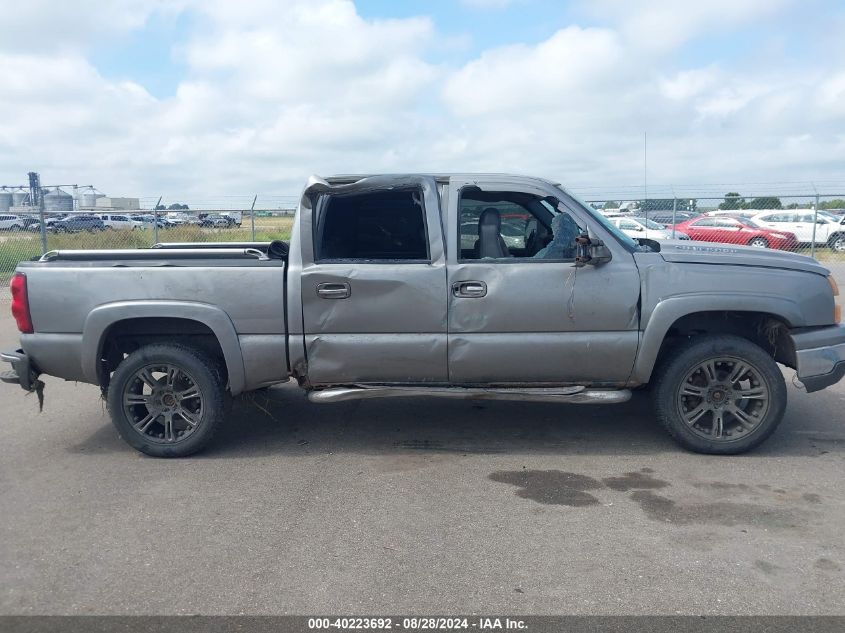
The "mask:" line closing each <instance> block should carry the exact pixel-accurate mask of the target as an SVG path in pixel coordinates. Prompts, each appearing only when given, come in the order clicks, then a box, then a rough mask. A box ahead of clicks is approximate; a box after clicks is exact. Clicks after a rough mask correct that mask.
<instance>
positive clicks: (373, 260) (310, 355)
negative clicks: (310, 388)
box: [300, 177, 447, 385]
mask: <svg viewBox="0 0 845 633" xmlns="http://www.w3.org/2000/svg"><path fill="white" fill-rule="evenodd" d="M311 220H312V221H311V223H303V224H302V226H301V227H300V239H301V243H302V260H303V268H302V274H301V280H302V286H301V293H302V319H303V332H304V336H305V351H306V358H307V362H308V378H309V380H310V381H311V382H312V383H313V384H315V385H328V384H350V383H421V382H441V383H442V382H446V380H447V361H446V261H445V256H444V252H443V242H442V237H441V235H442V232H441V228H440V208H439V200H438V194H437V188H436V183H435V181H434V180H433V179H431V178H421V177H403V178H395V177H376V178H366V179H363V180H361V181H358V182H356V183H354V184H348V185H340V186H326V187H324V188H323V189H322V190H320V191H319V192H316V193H315V194H314V195H313V213H312V215H311Z"/></svg>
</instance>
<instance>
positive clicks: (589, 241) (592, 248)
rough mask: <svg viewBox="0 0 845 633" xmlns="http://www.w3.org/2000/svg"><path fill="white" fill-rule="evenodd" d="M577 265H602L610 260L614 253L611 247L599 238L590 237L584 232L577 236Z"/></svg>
mask: <svg viewBox="0 0 845 633" xmlns="http://www.w3.org/2000/svg"><path fill="white" fill-rule="evenodd" d="M575 247H576V252H575V265H576V266H586V265H587V264H589V265H590V266H600V265H601V264H606V263H607V262H609V261H610V260H611V259H612V258H613V255H612V254H611V252H610V249H609V248H608V247H607V246H606V245H605V243H604V242H602V241H601V240H600V239H598V238H594V237H590V236H589V235H588V234H586V233H582V234H581V235H579V236H578V237H576V238H575Z"/></svg>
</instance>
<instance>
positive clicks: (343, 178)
mask: <svg viewBox="0 0 845 633" xmlns="http://www.w3.org/2000/svg"><path fill="white" fill-rule="evenodd" d="M374 176H391V177H395V178H401V177H403V176H421V177H423V176H425V177H429V178H434V179H435V180H436V181H437V182H442V183H445V182H449V180H450V179H451V178H460V179H465V180H472V179H473V178H491V177H493V178H506V179H508V180H522V181H525V182H544V183H546V184H550V185H553V186H555V187H561V186H562V185H561V184H560V183H559V182H555V181H554V180H549V179H547V178H538V177H536V176H523V175H520V174H507V173H476V172H442V173H423V172H419V173H418V172H411V173H393V174H389V173H384V174H335V175H334V176H328V177H327V178H324V180H325V181H326V182H328V183H330V184H333V185H345V184H349V183H353V182H357V181H359V180H362V179H364V178H372V177H374ZM318 177H319V176H318Z"/></svg>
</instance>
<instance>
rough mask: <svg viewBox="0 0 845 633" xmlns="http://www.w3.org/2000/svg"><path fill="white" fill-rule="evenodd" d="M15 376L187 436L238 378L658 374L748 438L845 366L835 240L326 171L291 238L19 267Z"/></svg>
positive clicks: (652, 382)
mask: <svg viewBox="0 0 845 633" xmlns="http://www.w3.org/2000/svg"><path fill="white" fill-rule="evenodd" d="M11 287H12V295H13V299H12V311H13V314H14V316H15V318H16V320H17V325H18V328H19V329H20V331H21V337H20V340H21V346H20V349H19V350H17V351H12V352H4V353H3V354H2V359H3V360H5V361H7V362H10V363H11V365H12V369H11V370H10V371H6V372H5V373H4V374H3V376H2V377H3V380H4V381H6V382H15V383H19V384H20V385H21V386H22V387H23V388H24V389H25V390H27V391H38V393H39V398H41V396H42V390H43V387H44V383H42V382H41V381H40V380H39V378H38V377H39V375H40V374H47V375H51V376H58V377H60V378H64V379H66V380H74V381H82V382H87V383H92V384H95V385H99V386H100V387H101V389H102V392H103V395H104V397H105V398H106V399H107V402H108V409H109V411H110V414H111V417H112V420H113V422H114V424H115V426H116V427H117V429H118V431H119V432H120V434H121V436H122V437H123V438H124V439H125V440H126V441H127V442H128V443H129V444H130V445H131V446H133V447H135V448H136V449H138V450H140V451H143V452H144V453H147V454H150V455H155V456H160V457H177V456H183V455H188V454H191V453H194V452H196V451H197V450H199V449H201V448H202V447H203V446H205V445H206V444H207V443H208V442H209V440H210V439H211V438H212V436H213V435H214V432H215V430H216V429H217V428H218V427H219V426H220V424H221V423H222V422H223V420H224V419H225V417H226V411H227V401H228V399H229V398H231V397H233V396H237V395H239V394H243V393H245V392H249V391H254V390H258V389H262V388H265V387H267V386H269V385H273V384H276V383H281V382H286V381H288V380H290V379H291V378H293V379H295V380H296V381H297V382H298V384H299V385H300V386H301V387H302V388H303V389H305V390H307V392H308V397H309V399H310V400H311V401H313V402H315V403H332V402H339V401H343V400H349V399H355V398H384V397H409V396H433V397H441V398H478V399H514V400H529V401H544V402H560V403H585V404H586V403H618V402H624V401H626V400H627V399H629V398H630V397H631V390H632V389H634V388H638V387H646V386H648V387H649V388H650V391H651V396H652V397H653V399H654V406H655V411H656V417H657V418H658V420H659V421H660V422H661V423H662V424H663V425H664V426H665V427H666V429H667V430H668V432H669V433H670V434H671V435H672V437H674V438H675V440H677V441H678V442H679V443H680V444H681V445H682V446H684V447H686V448H688V449H691V450H693V451H699V452H704V453H722V454H726V453H739V452H742V451H745V450H748V449H749V448H752V447H754V446H756V445H758V444H759V443H760V442H762V441H763V440H764V439H766V438H767V437H768V436H769V435H770V434H771V433H772V432H773V431H774V430H775V428H776V426H777V425H778V423H779V422H780V421H781V418H782V417H783V415H784V410H785V407H786V386H785V382H784V378H783V373H782V372H781V370H780V368H779V367H778V363H780V364H782V365H786V366H787V367H792V368H794V369H796V370H797V376H798V379H799V380H801V381H802V382H803V384H804V387H805V388H806V390H807V391H810V392H812V391H817V390H819V389H823V388H825V387H827V386H829V385H831V384H833V383H835V382H837V381H838V380H840V379H841V378H842V377H843V374H845V326H843V325H840V323H839V322H840V318H841V313H840V309H841V308H840V306H839V305H838V303H837V302H838V298H837V296H838V289H837V286H836V283H835V281H834V280H833V278H832V277H831V276H830V275H829V271H828V270H826V269H825V268H823V267H822V266H821V265H819V263H818V262H816V261H815V260H813V259H810V258H808V257H803V256H800V255H794V254H788V253H784V252H772V251H768V250H764V249H755V248H748V247H734V246H720V245H712V244H704V243H697V242H671V241H669V242H661V243H658V242H656V241H652V240H648V239H640V240H633V239H631V238H629V237H627V236H625V235H624V234H623V233H622V232H621V231H619V230H618V229H616V228H615V227H614V226H612V225H611V224H610V223H609V222H608V221H606V220H605V219H604V218H603V217H602V216H601V215H600V214H598V213H597V212H596V211H594V210H593V209H591V208H590V207H589V206H587V205H586V204H584V203H582V202H580V201H579V200H578V199H577V198H576V197H574V196H573V195H572V194H570V193H567V191H565V190H564V189H563V188H561V187H560V186H559V185H557V184H555V183H552V182H549V181H546V180H541V179H536V178H526V177H517V176H504V175H477V174H476V175H473V174H450V175H390V176H338V177H333V178H327V179H322V178H318V177H312V178H311V179H310V180H309V182H308V184H307V186H306V187H305V189H304V191H303V193H302V197H301V200H300V202H299V208H298V211H297V216H296V219H295V222H294V225H293V232H292V237H291V241H290V243H289V244H287V243H284V242H272V243H225V244H201V245H200V244H159V245H156V247H153V248H150V249H138V250H113V251H54V252H50V253H47V254H46V255H44V256H43V257H41V258H40V259H39V260H38V261H32V262H24V263H21V264H20V265H19V267H18V269H17V272H16V274H15V276H14V277H13V279H12V282H11Z"/></svg>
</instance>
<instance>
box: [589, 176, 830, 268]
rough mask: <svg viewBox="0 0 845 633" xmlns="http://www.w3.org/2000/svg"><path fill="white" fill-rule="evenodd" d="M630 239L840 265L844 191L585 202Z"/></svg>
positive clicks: (592, 200)
mask: <svg viewBox="0 0 845 633" xmlns="http://www.w3.org/2000/svg"><path fill="white" fill-rule="evenodd" d="M587 202H588V203H589V204H590V205H592V206H593V207H594V208H595V209H596V210H598V211H599V212H600V213H602V214H604V215H605V216H606V217H607V218H608V219H609V220H610V221H611V222H612V223H613V224H615V225H616V226H617V227H619V228H620V229H621V230H623V231H624V232H625V233H626V234H628V235H630V236H631V237H634V238H637V237H643V238H651V239H657V240H661V239H673V238H674V239H682V240H686V239H689V240H695V241H703V242H712V243H717V244H730V245H736V246H754V247H758V248H768V249H777V250H784V251H790V252H796V253H800V254H803V255H808V256H810V257H814V258H815V259H817V260H819V261H821V262H832V263H836V264H845V195H841V194H840V195H824V196H822V195H816V194H804V195H786V196H784V195H781V196H772V195H761V196H755V197H746V196H742V195H741V194H735V193H730V194H728V195H727V196H719V197H701V196H700V197H696V198H689V197H684V198H680V197H673V198H645V199H638V200H624V199H621V198H619V199H591V200H588V201H587Z"/></svg>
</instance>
